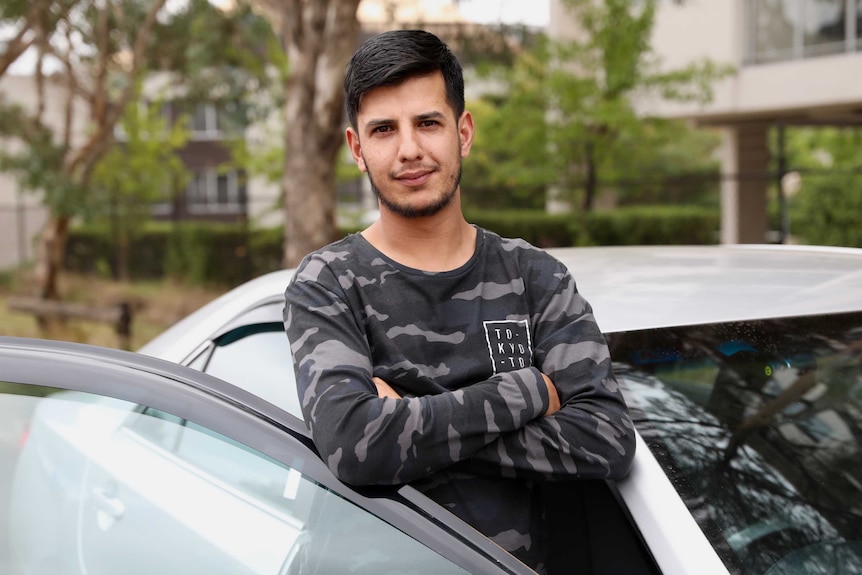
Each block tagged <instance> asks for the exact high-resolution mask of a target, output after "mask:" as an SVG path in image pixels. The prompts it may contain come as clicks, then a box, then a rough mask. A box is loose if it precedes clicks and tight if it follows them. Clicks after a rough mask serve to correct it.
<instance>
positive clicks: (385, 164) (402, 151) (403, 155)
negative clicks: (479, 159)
mask: <svg viewBox="0 0 862 575" xmlns="http://www.w3.org/2000/svg"><path fill="white" fill-rule="evenodd" d="M356 126H357V127H356V129H355V130H354V129H353V128H348V129H347V143H348V145H349V146H350V151H351V153H352V154H353V157H354V159H355V160H356V163H357V165H358V166H359V169H360V170H362V171H363V172H367V173H368V178H369V179H370V181H371V186H372V187H373V188H374V191H375V193H376V194H377V197H378V199H379V200H380V207H381V209H382V210H388V211H389V212H392V213H393V214H395V215H398V216H401V217H405V218H414V217H424V216H431V215H434V214H436V213H437V212H439V211H440V210H442V209H443V208H445V207H446V206H448V205H449V204H450V203H451V202H452V199H453V198H454V197H455V196H456V194H457V193H458V192H459V191H460V190H459V184H460V180H461V159H462V158H465V157H467V155H468V154H469V153H470V147H471V146H472V143H473V119H472V117H471V116H470V113H469V112H466V111H465V112H464V113H463V114H461V117H460V118H455V114H454V112H453V110H452V108H451V106H450V105H449V103H448V102H447V101H446V86H445V84H444V82H443V76H442V75H441V74H440V73H439V72H436V73H434V74H430V75H427V76H419V77H416V78H412V79H409V80H407V81H405V82H404V83H402V84H399V85H397V86H384V87H381V88H376V89H374V90H372V91H370V92H369V93H367V94H365V96H364V97H363V98H362V105H361V107H360V109H359V113H358V114H357V116H356Z"/></svg>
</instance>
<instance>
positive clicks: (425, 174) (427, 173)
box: [395, 170, 434, 186]
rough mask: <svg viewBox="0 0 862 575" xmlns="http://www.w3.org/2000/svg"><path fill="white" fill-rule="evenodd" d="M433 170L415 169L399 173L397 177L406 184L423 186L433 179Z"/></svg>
mask: <svg viewBox="0 0 862 575" xmlns="http://www.w3.org/2000/svg"><path fill="white" fill-rule="evenodd" d="M433 173H434V171H433V170H413V171H409V172H402V173H400V174H398V175H397V176H396V177H395V179H396V180H398V181H399V182H400V183H402V184H404V185H406V186H421V185H422V184H424V183H426V182H427V181H428V180H430V179H431V174H433Z"/></svg>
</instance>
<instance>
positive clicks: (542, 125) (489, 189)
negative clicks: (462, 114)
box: [463, 41, 555, 209]
mask: <svg viewBox="0 0 862 575" xmlns="http://www.w3.org/2000/svg"><path fill="white" fill-rule="evenodd" d="M546 48H547V43H546V42H545V41H540V42H538V43H537V44H536V46H535V47H534V48H533V50H531V51H527V52H524V53H523V54H521V55H520V56H519V57H518V58H517V59H516V60H515V63H514V65H513V66H512V67H510V68H497V69H495V73H496V74H499V75H498V76H494V75H492V76H491V78H492V79H493V80H495V81H496V82H499V83H500V85H502V86H504V88H503V89H502V90H499V93H496V92H491V93H489V94H486V95H485V96H484V97H483V98H482V99H480V100H478V101H475V102H471V103H470V106H469V108H470V110H471V111H472V113H473V115H474V122H475V124H476V134H475V140H474V145H473V149H472V151H471V152H470V156H469V157H468V158H467V159H465V161H464V166H463V181H464V182H466V183H465V186H464V189H465V194H464V196H463V201H464V205H465V207H466V208H468V209H469V208H474V207H480V206H481V207H482V208H483V209H505V208H510V209H512V208H524V209H541V208H542V207H543V206H544V202H545V198H544V195H545V188H546V187H547V186H548V185H550V184H551V183H552V182H553V181H554V178H555V174H554V171H553V167H552V164H551V161H550V159H549V157H548V150H547V146H546V142H547V129H546V122H545V110H546V108H547V102H546V98H545V93H544V90H542V89H541V86H542V82H543V77H544V75H545V73H546V70H547V65H548V52H547V49H546Z"/></svg>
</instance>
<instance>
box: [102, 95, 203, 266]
mask: <svg viewBox="0 0 862 575" xmlns="http://www.w3.org/2000/svg"><path fill="white" fill-rule="evenodd" d="M121 128H122V133H123V137H122V139H121V142H120V143H119V145H116V146H113V147H112V148H111V149H110V150H109V151H108V152H107V154H106V155H105V156H104V157H103V158H102V159H101V160H99V162H98V163H97V164H96V168H95V170H94V173H93V178H92V185H91V186H90V189H89V191H88V202H87V204H88V205H89V206H91V207H90V211H89V212H88V213H87V216H88V220H89V221H95V222H99V221H103V222H104V221H107V222H108V223H109V225H110V226H111V229H112V235H113V238H114V243H115V246H116V249H117V251H118V254H117V255H118V258H117V259H118V263H117V266H118V268H119V269H117V270H116V273H117V275H118V276H119V277H120V278H126V277H128V263H127V260H128V255H129V254H128V250H129V245H130V242H131V239H132V238H133V237H134V236H135V235H136V234H137V233H138V232H139V230H140V229H141V227H142V226H143V225H144V223H145V222H146V221H148V220H149V219H150V217H151V213H152V206H153V204H155V203H158V202H163V203H164V202H171V201H172V200H173V199H174V198H175V197H176V196H177V195H178V194H179V193H180V192H181V191H182V190H183V189H184V188H185V187H186V185H187V182H188V179H189V178H188V176H189V174H188V170H187V169H186V167H185V165H184V164H183V162H182V160H181V159H180V157H179V156H178V155H177V151H178V150H179V149H180V148H182V147H183V146H184V145H185V143H186V141H187V140H188V130H187V128H186V123H185V122H176V123H174V124H173V125H169V123H168V121H167V120H166V119H165V118H164V117H163V116H162V115H161V102H159V101H156V102H153V103H151V104H150V105H141V106H128V107H127V108H126V111H125V113H124V115H123V120H122V123H121Z"/></svg>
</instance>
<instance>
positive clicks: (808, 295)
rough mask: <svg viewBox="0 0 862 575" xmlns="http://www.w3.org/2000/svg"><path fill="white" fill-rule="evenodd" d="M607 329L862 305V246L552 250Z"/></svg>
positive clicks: (816, 311) (833, 310) (784, 314)
mask: <svg viewBox="0 0 862 575" xmlns="http://www.w3.org/2000/svg"><path fill="white" fill-rule="evenodd" d="M549 251H550V252H551V253H552V254H553V255H554V256H556V257H557V258H559V259H560V260H561V261H562V262H563V263H564V264H565V265H566V266H567V267H568V268H569V271H570V272H571V273H572V275H573V276H574V278H575V281H576V282H577V285H578V289H579V291H580V292H581V293H582V294H583V296H584V297H585V298H586V299H587V301H588V302H589V303H590V305H591V306H592V307H593V313H594V315H595V317H596V320H597V321H598V323H599V326H600V327H601V329H602V331H604V332H606V333H609V332H620V331H631V330H641V329H648V328H660V327H669V326H681V325H698V324H706V323H715V322H727V321H736V320H754V319H765V318H780V317H791V316H802V315H815V314H824V313H839V312H847V311H859V310H862V249H856V248H831V247H811V246H790V245H721V246H625V247H597V248H562V249H552V250H549Z"/></svg>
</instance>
